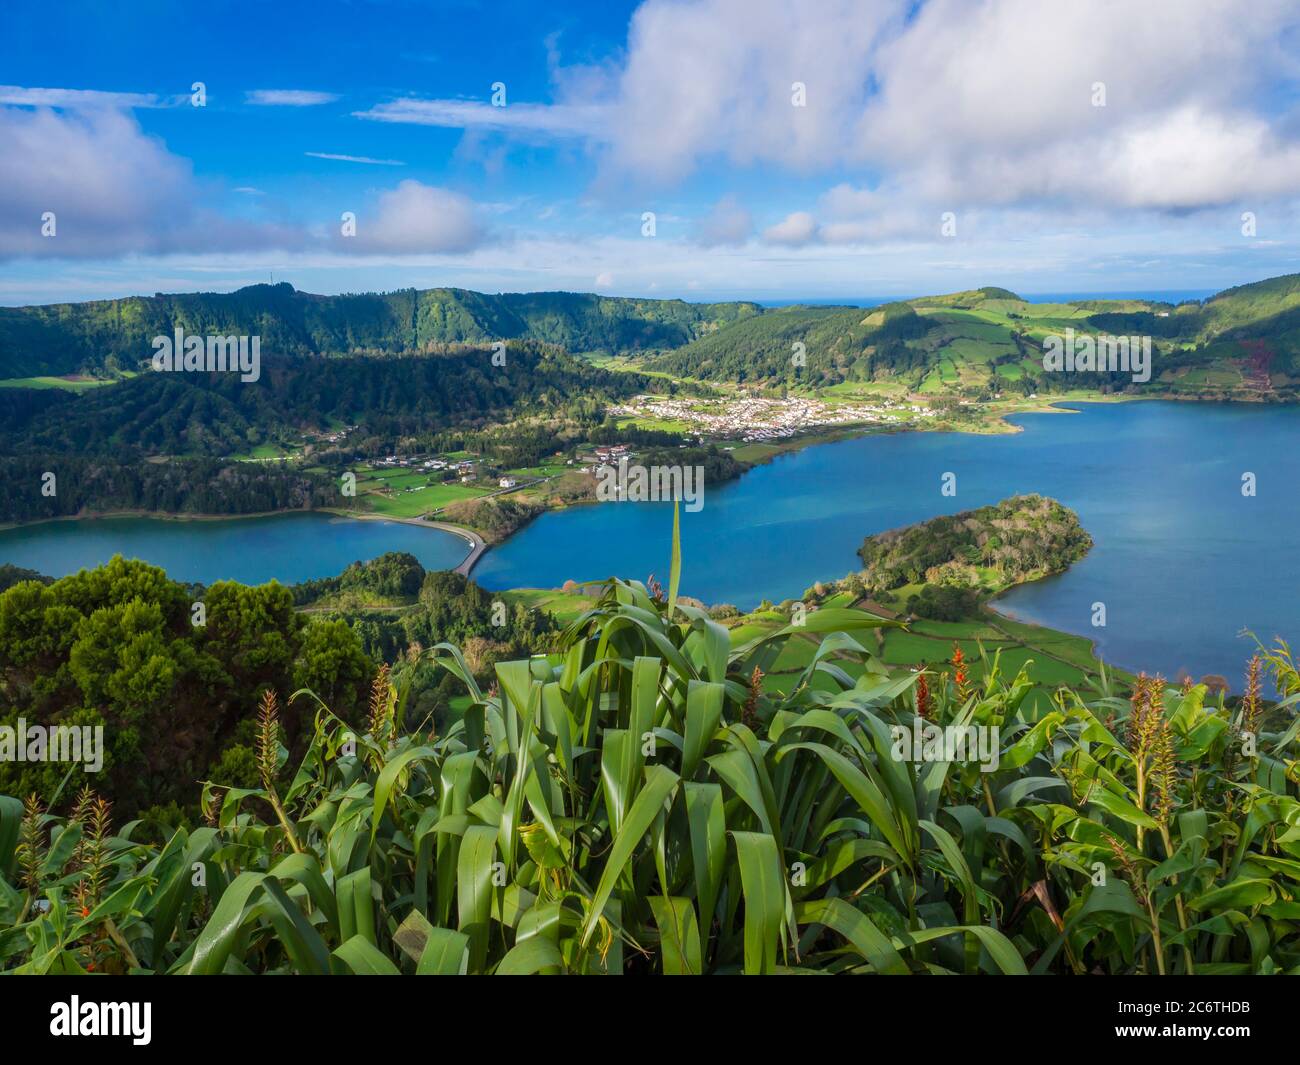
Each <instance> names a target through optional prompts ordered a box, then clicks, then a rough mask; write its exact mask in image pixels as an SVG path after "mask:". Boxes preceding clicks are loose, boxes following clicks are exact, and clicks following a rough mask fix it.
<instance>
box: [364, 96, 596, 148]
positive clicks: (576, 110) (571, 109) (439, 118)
mask: <svg viewBox="0 0 1300 1065" xmlns="http://www.w3.org/2000/svg"><path fill="white" fill-rule="evenodd" d="M353 114H354V116H355V117H357V118H368V119H372V120H374V121H376V122H398V123H410V124H413V125H417V126H442V127H450V128H452V129H473V130H489V131H496V132H510V133H533V134H546V135H548V136H553V137H591V138H598V139H599V138H603V137H604V136H605V134H606V127H607V119H608V114H609V108H608V107H606V106H604V105H601V104H595V103H593V104H589V105H582V106H576V105H568V104H537V103H508V104H507V105H506V106H504V107H493V106H492V105H491V104H486V103H482V102H480V101H477V100H416V99H402V100H393V101H391V102H389V103H384V104H377V105H376V106H374V107H372V108H370V109H369V110H367V111H354V112H353Z"/></svg>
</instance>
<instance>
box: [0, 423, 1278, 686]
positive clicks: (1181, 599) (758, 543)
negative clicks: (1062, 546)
mask: <svg viewBox="0 0 1300 1065" xmlns="http://www.w3.org/2000/svg"><path fill="white" fill-rule="evenodd" d="M1073 409H1074V412H1073V413H1058V414H1032V415H1024V416H1021V417H1019V418H1018V419H1016V420H1017V421H1018V423H1019V424H1020V425H1022V426H1023V427H1024V430H1025V431H1024V432H1021V433H1017V434H1014V435H1003V436H971V435H966V434H948V433H906V434H898V435H890V436H873V437H864V438H861V439H858V440H850V441H844V442H840V443H835V444H826V445H820V446H817V447H810V448H806V449H804V450H803V451H800V452H797V453H794V454H791V455H784V456H781V457H779V458H777V459H776V460H775V461H773V462H771V463H769V464H767V465H765V466H761V467H758V468H757V469H755V470H753V471H751V472H750V473H748V474H746V475H745V476H744V477H741V478H740V479H739V480H737V481H733V482H730V483H728V484H726V485H722V486H720V487H719V488H717V489H716V490H710V491H708V492H706V495H705V505H704V509H703V510H701V511H699V512H698V513H695V514H687V513H683V514H682V546H683V558H684V567H683V578H682V592H683V594H687V595H693V596H696V597H698V598H700V599H703V600H704V601H706V602H709V603H720V602H730V603H734V604H735V605H737V606H738V607H741V608H747V607H752V606H755V605H756V604H757V603H758V602H759V601H760V600H761V599H763V598H768V599H771V600H773V601H780V600H781V599H784V598H787V597H791V596H797V595H800V594H801V593H802V592H803V591H804V589H806V588H807V587H809V586H810V585H811V584H813V583H814V582H815V581H817V580H819V579H828V578H835V577H841V576H843V575H844V574H846V573H848V572H850V571H851V570H853V569H855V568H857V566H858V559H857V556H856V554H855V552H856V550H857V548H858V546H859V545H860V544H861V542H862V539H863V537H865V536H867V535H869V534H871V533H874V532H879V531H880V530H882V529H889V528H894V527H896V526H899V525H905V524H908V523H910V522H916V521H921V520H923V519H926V518H930V517H934V516H935V515H937V514H945V513H952V512H954V511H956V510H964V509H968V508H971V507H977V506H982V505H984V504H987V503H993V502H996V501H997V500H999V499H1003V498H1005V497H1006V496H1009V495H1012V494H1015V493H1018V492H1040V493H1042V494H1044V495H1050V496H1052V497H1054V498H1056V499H1059V500H1060V501H1061V502H1063V503H1065V504H1066V505H1067V506H1070V507H1072V508H1074V509H1075V510H1076V511H1077V512H1078V514H1079V517H1080V520H1081V521H1082V522H1083V525H1084V527H1085V528H1087V529H1088V531H1089V532H1090V533H1091V534H1092V536H1093V539H1094V540H1095V541H1096V546H1095V547H1094V548H1093V550H1092V552H1091V554H1090V555H1089V556H1088V557H1087V558H1086V559H1084V560H1083V561H1082V562H1080V563H1077V564H1076V565H1074V566H1073V567H1072V568H1071V569H1070V571H1069V572H1068V573H1066V574H1065V575H1063V576H1061V577H1056V578H1052V579H1050V580H1046V581H1042V582H1040V583H1038V584H1034V585H1028V586H1025V587H1022V588H1020V589H1018V590H1016V591H1014V592H1012V593H1011V594H1010V595H1008V596H1006V597H1005V598H1004V599H1003V600H1002V601H1001V603H1000V606H1001V608H1002V609H1004V610H1006V611H1008V612H1010V613H1012V614H1014V615H1016V616H1017V617H1021V618H1024V619H1027V620H1031V621H1036V622H1040V623H1041V624H1044V625H1049V626H1051V627H1053V628H1058V629H1064V630H1066V631H1069V632H1075V633H1080V634H1084V635H1088V636H1091V637H1092V638H1093V639H1095V640H1096V641H1097V642H1098V646H1099V650H1100V651H1101V653H1102V654H1103V656H1104V657H1105V658H1106V659H1107V660H1109V661H1113V662H1116V663H1118V664H1120V665H1123V666H1126V667H1129V668H1135V669H1137V668H1141V669H1146V670H1148V671H1155V670H1159V671H1161V672H1163V673H1164V674H1165V675H1166V676H1174V675H1176V674H1177V673H1178V672H1179V670H1181V669H1184V668H1185V669H1187V670H1189V671H1190V672H1192V673H1193V674H1195V675H1196V676H1200V675H1202V674H1204V673H1221V674H1223V675H1225V676H1227V677H1229V678H1230V679H1234V680H1235V679H1236V678H1237V677H1238V676H1239V674H1240V672H1241V668H1242V665H1243V663H1244V661H1245V659H1246V658H1247V657H1248V656H1249V653H1250V650H1251V647H1252V646H1253V645H1252V644H1250V643H1249V642H1248V641H1247V640H1245V639H1242V638H1241V637H1240V636H1239V633H1240V632H1241V630H1242V629H1243V628H1248V629H1251V630H1253V631H1254V632H1256V633H1257V634H1258V635H1259V636H1260V637H1261V638H1263V639H1265V640H1271V638H1272V637H1273V636H1275V635H1282V636H1285V637H1288V638H1290V639H1292V640H1294V641H1296V642H1300V558H1298V557H1297V551H1296V547H1297V539H1298V537H1300V408H1293V407H1292V408H1285V407H1262V406H1253V405H1246V404H1192V403H1185V404H1184V403H1171V402H1142V403H1125V404H1080V405H1076V406H1075V407H1074V408H1073ZM946 472H951V473H954V474H955V475H956V477H957V495H956V498H951V497H945V496H943V495H941V493H940V485H941V480H942V476H943V474H944V473H946ZM1247 472H1249V473H1253V474H1254V475H1255V478H1256V482H1257V485H1258V489H1257V494H1256V495H1255V496H1254V497H1246V496H1243V495H1242V491H1241V485H1242V475H1243V474H1244V473H1247ZM671 528H672V508H671V505H670V504H650V503H642V504H631V503H610V504H600V505H595V506H582V507H573V508H570V509H568V510H565V511H557V512H551V513H547V514H543V515H542V516H541V517H540V518H538V519H537V520H536V521H535V522H533V523H532V524H531V525H529V526H528V527H527V528H525V529H524V530H522V531H521V532H519V533H517V534H516V535H515V536H514V537H513V538H511V540H509V541H508V542H507V543H506V544H504V545H502V546H500V547H497V548H494V549H492V550H491V551H489V552H488V553H487V554H486V555H485V556H484V557H483V560H482V561H481V562H480V563H479V565H478V567H477V568H476V569H475V571H474V577H475V579H476V580H477V581H479V582H480V583H481V584H483V585H484V586H485V587H487V588H489V589H504V588H516V587H557V586H559V585H560V584H562V583H563V582H564V581H566V580H569V579H574V580H578V581H583V580H592V579H599V578H603V577H607V576H609V575H611V574H618V575H621V576H627V577H637V578H642V579H644V578H645V577H647V576H648V575H649V574H651V573H655V574H657V575H658V577H659V579H660V580H662V581H664V582H665V583H666V582H667V573H668V554H669V536H670V533H671ZM384 551H410V552H411V553H413V554H414V555H416V557H418V558H419V559H420V560H421V562H422V563H423V564H424V565H425V566H426V567H428V568H446V567H450V566H455V565H456V564H458V563H459V562H460V561H461V560H462V559H463V558H464V556H465V554H466V551H467V547H466V544H465V542H464V541H463V540H461V539H460V538H458V537H456V536H453V535H451V534H448V533H443V532H439V531H436V530H432V529H423V528H419V527H416V526H410V525H402V524H399V523H395V522H379V521H369V522H362V521H349V520H346V519H337V518H332V517H329V516H326V515H318V514H293V515H283V516H277V517H272V518H252V519H240V520H234V521H221V522H174V521H158V520H152V519H105V520H98V521H79V522H53V523H49V524H45V525H37V526H31V527H28V528H23V529H16V530H10V531H7V532H0V561H3V562H13V563H16V564H18V565H21V566H27V567H29V568H32V569H36V570H40V571H41V572H43V573H49V574H52V575H55V576H58V575H62V574H64V573H69V572H73V571H75V570H77V569H79V568H81V567H82V566H93V565H96V564H98V563H100V562H103V561H105V560H106V559H108V558H109V557H110V556H111V555H112V554H114V553H115V552H121V553H123V554H126V555H128V556H134V557H139V558H144V559H146V560H147V561H150V562H153V563H156V564H158V565H161V566H163V567H165V568H166V569H167V571H168V572H169V573H170V574H171V575H172V576H174V577H176V578H177V579H180V580H198V581H204V582H211V581H213V580H217V579H219V578H233V579H236V580H241V581H246V582H249V583H256V582H260V581H265V580H269V579H271V578H277V579H279V580H281V581H283V582H291V581H298V580H304V579H306V578H309V577H320V576H326V575H330V574H335V573H338V572H339V571H340V570H342V569H343V568H344V566H346V565H347V564H348V563H349V562H352V561H355V560H357V559H363V558H372V557H374V556H375V555H378V554H381V553H383V552H384ZM1094 603H1104V604H1105V607H1106V622H1107V624H1106V626H1105V628H1094V627H1093V626H1092V624H1091V619H1092V614H1093V604H1094Z"/></svg>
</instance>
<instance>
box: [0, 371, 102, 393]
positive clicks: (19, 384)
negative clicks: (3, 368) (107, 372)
mask: <svg viewBox="0 0 1300 1065" xmlns="http://www.w3.org/2000/svg"><path fill="white" fill-rule="evenodd" d="M116 383H117V382H116V381H104V380H100V379H99V378H97V377H77V376H75V375H71V374H70V375H68V376H67V377H9V378H6V379H5V380H3V381H0V388H61V389H64V390H65V391H67V392H88V391H90V389H92V388H100V387H101V386H103V385H111V384H116Z"/></svg>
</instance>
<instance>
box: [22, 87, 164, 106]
mask: <svg viewBox="0 0 1300 1065" xmlns="http://www.w3.org/2000/svg"><path fill="white" fill-rule="evenodd" d="M188 99H189V97H188V96H158V95H157V94H155V93H139V92H102V91H100V90H98V89H28V88H24V87H23V86H21V85H0V104H4V105H7V106H10V107H63V108H77V109H99V108H133V107H141V108H156V107H175V106H176V105H177V104H178V103H180V102H182V101H187V100H188Z"/></svg>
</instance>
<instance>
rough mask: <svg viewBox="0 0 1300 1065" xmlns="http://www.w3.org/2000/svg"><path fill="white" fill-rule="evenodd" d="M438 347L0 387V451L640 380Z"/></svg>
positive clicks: (401, 421) (429, 409) (157, 450)
mask: <svg viewBox="0 0 1300 1065" xmlns="http://www.w3.org/2000/svg"><path fill="white" fill-rule="evenodd" d="M492 356H493V352H492V350H491V349H490V348H473V347H468V346H467V347H463V348H459V349H457V350H455V351H451V352H448V353H445V354H441V355H412V356H402V357H398V356H389V357H378V358H377V357H360V358H351V359H308V358H287V359H284V360H280V361H269V362H268V361H266V360H264V363H265V365H264V367H263V370H262V376H261V379H260V380H259V381H258V382H257V383H256V385H249V384H245V383H244V382H242V381H241V380H240V379H239V377H238V375H236V374H222V373H182V374H177V373H152V372H151V373H143V374H140V375H139V376H137V377H133V378H131V379H130V380H127V381H123V382H122V383H120V384H118V385H115V386H113V387H112V388H101V389H95V390H94V391H91V392H88V393H86V394H84V395H73V394H71V393H66V392H54V391H49V390H46V391H40V392H33V391H27V390H18V389H5V390H0V450H3V451H5V452H10V453H14V454H17V453H22V454H33V453H62V454H81V455H92V454H94V455H105V456H109V457H114V458H123V457H129V456H132V455H135V456H150V455H163V454H170V455H191V456H194V455H212V456H218V455H228V454H233V453H239V452H243V451H246V450H248V449H250V448H251V447H253V446H256V445H257V444H259V443H262V442H265V441H267V440H270V439H272V438H273V437H274V435H275V432H276V431H277V430H279V429H293V430H295V431H296V430H299V429H316V430H322V429H326V428H329V427H331V426H337V425H339V424H364V425H365V427H366V430H367V432H368V433H369V434H372V435H378V436H381V437H386V438H398V437H401V436H404V435H409V434H415V433H421V432H434V431H437V430H440V429H448V428H451V427H453V426H468V425H475V424H479V423H481V422H482V421H483V420H484V419H487V418H491V417H496V416H501V415H505V414H507V413H515V414H517V413H522V412H525V411H548V412H550V411H558V410H559V409H560V408H561V407H565V406H568V407H572V406H573V405H574V404H575V403H576V402H578V401H577V400H576V399H574V398H572V397H588V405H590V406H593V411H594V412H595V413H598V409H599V401H600V400H601V399H605V400H608V399H612V398H615V397H619V396H626V395H629V394H631V393H632V392H634V391H636V390H637V389H638V388H641V387H644V386H645V385H646V383H647V379H646V378H645V377H643V376H642V375H640V374H634V373H615V372H612V371H608V370H602V369H600V368H599V367H597V366H593V365H592V364H591V363H589V362H587V361H586V360H583V359H578V358H575V357H574V356H571V355H568V354H567V353H565V352H563V351H562V350H560V349H557V348H554V347H551V346H549V345H544V344H539V343H536V342H532V341H522V342H518V343H516V342H511V343H510V344H509V346H508V348H507V350H506V361H505V365H504V366H495V365H493V363H492Z"/></svg>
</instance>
